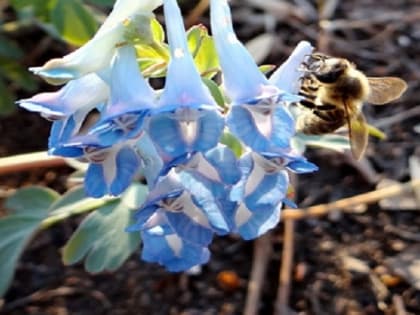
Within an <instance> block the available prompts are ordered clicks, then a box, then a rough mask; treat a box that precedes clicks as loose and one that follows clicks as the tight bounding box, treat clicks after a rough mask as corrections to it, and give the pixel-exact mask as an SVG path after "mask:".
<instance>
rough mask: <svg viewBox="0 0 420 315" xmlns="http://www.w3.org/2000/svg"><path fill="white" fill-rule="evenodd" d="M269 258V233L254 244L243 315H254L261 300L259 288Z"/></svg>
mask: <svg viewBox="0 0 420 315" xmlns="http://www.w3.org/2000/svg"><path fill="white" fill-rule="evenodd" d="M270 256H271V233H266V234H265V235H263V236H261V237H260V238H258V239H257V240H256V241H255V242H254V257H253V260H252V270H251V276H250V279H249V282H248V292H247V296H246V301H245V310H244V315H255V314H257V313H258V306H259V304H260V303H259V302H260V298H261V288H262V285H263V282H264V278H265V273H266V271H267V266H268V261H269V260H270Z"/></svg>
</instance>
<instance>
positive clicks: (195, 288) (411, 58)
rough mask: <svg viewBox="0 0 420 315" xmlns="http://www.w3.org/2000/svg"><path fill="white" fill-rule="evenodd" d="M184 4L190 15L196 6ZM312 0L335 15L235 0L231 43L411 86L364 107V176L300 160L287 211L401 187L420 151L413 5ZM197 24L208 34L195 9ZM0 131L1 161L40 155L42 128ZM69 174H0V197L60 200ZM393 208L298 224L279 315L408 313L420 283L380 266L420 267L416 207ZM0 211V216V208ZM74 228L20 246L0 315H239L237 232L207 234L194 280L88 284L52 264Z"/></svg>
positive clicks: (134, 268)
mask: <svg viewBox="0 0 420 315" xmlns="http://www.w3.org/2000/svg"><path fill="white" fill-rule="evenodd" d="M185 2H188V3H186V4H185V6H184V8H185V9H186V11H187V12H188V10H191V9H192V8H193V7H194V4H195V3H196V2H197V1H185ZM185 2H184V3H185ZM319 2H322V1H319ZM324 3H325V4H328V5H334V4H337V7H336V8H335V10H333V8H332V7H330V6H328V5H325V6H324V9H323V10H318V11H317V9H316V4H314V2H313V1H310V0H296V1H252V0H247V1H239V0H237V1H233V2H232V6H233V13H234V21H235V23H236V29H237V33H238V36H239V37H240V39H241V40H243V41H249V40H250V39H252V38H254V37H255V36H257V35H260V34H262V33H270V34H274V35H275V41H274V43H273V45H272V46H270V47H269V48H268V50H267V56H265V59H264V62H265V63H272V64H280V63H281V62H282V61H283V60H284V59H285V58H286V56H287V55H288V54H289V53H290V51H291V49H292V48H293V47H294V46H295V44H296V43H297V42H298V41H300V40H303V39H305V40H309V41H311V42H312V43H313V44H314V45H316V46H317V47H318V49H319V50H320V51H322V52H325V53H329V54H332V55H336V56H341V57H346V58H348V59H350V60H352V61H353V62H355V63H356V64H357V65H358V67H359V68H360V69H362V70H364V71H365V72H366V73H367V74H368V75H370V76H384V75H395V76H400V77H402V78H404V79H405V80H406V81H407V82H408V83H409V89H408V91H407V93H406V94H405V95H404V96H403V98H402V99H400V100H399V101H397V102H395V103H393V104H392V105H389V106H384V107H372V106H365V108H364V112H365V114H366V117H367V119H368V120H369V122H370V123H371V124H373V125H375V126H377V127H379V128H380V129H381V130H382V131H384V132H385V133H386V134H387V139H386V140H377V139H371V142H370V144H369V148H368V151H367V154H366V161H365V162H364V164H363V166H362V167H361V166H360V164H359V165H357V164H355V163H354V162H352V161H351V159H349V158H348V157H347V156H345V155H342V154H339V153H333V152H331V151H326V150H318V149H317V150H309V151H308V152H307V156H308V158H309V159H310V160H311V161H312V162H314V163H316V164H317V165H318V166H319V167H320V170H319V172H317V173H314V174H310V175H302V176H299V181H298V187H297V203H298V204H299V206H310V205H313V204H318V203H324V202H330V201H334V200H338V199H340V198H344V197H347V196H352V195H355V194H358V193H363V192H367V191H370V190H373V189H375V187H376V184H377V183H378V181H379V180H380V179H384V178H387V179H392V180H394V181H397V182H406V181H408V180H410V176H412V174H410V171H409V168H408V161H409V159H410V158H411V157H415V156H416V155H417V156H418V155H419V154H420V146H419V142H420V140H419V139H420V137H419V126H420V125H419V123H420V121H419V116H420V110H418V109H419V106H418V105H419V100H420V80H419V79H420V44H419V42H420V1H418V0H411V1H409V0H406V1H394V0H382V1H375V0H355V1H324ZM270 4H271V5H272V7H270ZM320 20H323V21H322V23H319V21H320ZM199 21H200V22H202V23H204V24H206V25H208V18H207V13H204V15H203V16H201V17H200V18H199ZM319 25H321V26H322V27H320V26H319ZM19 36H20V37H19V38H20V39H21V40H22V42H25V47H27V48H26V49H27V51H28V53H29V52H31V51H33V50H34V48H35V47H36V45H37V43H38V39H40V38H43V37H44V36H45V35H44V34H43V33H42V32H41V31H40V30H37V29H32V30H25V32H24V33H22V34H21V35H19ZM28 38H32V39H33V40H27V39H28ZM66 49H68V47H66V46H65V45H63V44H62V43H60V42H56V41H51V49H48V50H45V51H42V52H39V53H38V55H35V56H34V55H31V58H30V59H29V60H27V62H29V63H28V66H32V65H35V64H36V65H39V64H42V63H43V62H44V61H45V60H47V59H48V58H49V57H52V56H60V55H63V54H64V53H65V52H66ZM261 49H262V50H264V49H267V48H266V47H262V48H261ZM32 63H35V64H32ZM42 88H43V89H45V88H48V87H46V86H45V85H42ZM49 88H50V89H51V87H49ZM26 96H28V95H21V97H26ZM407 113H408V114H407ZM0 132H1V134H2V135H3V136H2V137H0V156H9V155H13V154H18V153H26V152H32V151H37V150H43V149H45V148H46V144H47V137H48V132H49V123H48V122H46V121H44V120H43V119H41V118H40V117H38V115H36V114H31V113H28V112H25V111H23V110H18V111H17V113H16V114H14V115H12V116H11V117H7V118H0ZM70 171H71V170H70V169H69V168H55V169H39V170H34V171H31V172H22V173H19V174H12V175H10V176H3V177H0V189H1V190H2V191H6V190H7V189H12V188H17V187H22V186H25V185H29V184H42V185H46V186H48V187H52V188H54V189H57V190H58V191H60V192H63V191H64V189H65V179H66V176H67V175H68V174H69V172H70ZM0 202H1V200H0ZM399 208H400V207H396V208H395V209H391V210H389V209H388V210H385V209H384V208H383V207H382V206H381V205H379V204H373V205H369V206H368V207H367V208H365V209H361V211H360V213H356V214H349V213H346V214H342V213H338V212H334V213H331V214H330V215H328V216H324V217H320V218H317V219H305V220H301V221H299V222H297V223H296V227H295V255H294V266H293V274H292V279H293V282H292V284H291V296H290V303H289V306H290V309H292V310H294V311H295V312H296V314H308V315H309V314H314V315H321V314H327V315H328V314H332V315H335V314H337V315H359V314H360V315H363V314H367V315H374V314H385V315H391V314H396V315H409V314H420V291H419V290H418V289H419V287H418V286H417V289H416V286H415V284H413V278H415V277H417V278H419V277H420V275H419V272H420V271H419V268H418V267H417V268H418V269H417V273H416V274H413V276H412V277H404V276H401V275H400V276H398V275H397V274H396V272H395V268H394V267H393V266H395V265H393V263H392V262H393V260H392V258H393V257H398V255H401V254H404V253H405V252H406V251H410V250H411V251H413V252H414V255H413V256H411V257H413V259H411V261H410V263H413V260H417V261H418V262H419V261H420V258H419V255H420V254H419V255H417V256H416V253H420V247H419V243H420V215H419V211H418V210H420V209H417V210H406V209H399ZM3 211H4V209H1V208H0V213H1V212H3ZM80 220H81V218H75V219H72V220H70V221H67V222H65V223H62V224H60V225H57V226H54V227H52V228H51V229H50V230H48V231H46V232H42V233H40V234H38V235H37V236H36V237H35V238H34V240H33V241H32V242H31V243H30V244H29V246H28V248H27V250H26V251H25V252H24V255H23V257H22V259H21V262H20V264H19V266H18V270H17V274H16V278H15V280H14V282H13V284H12V286H11V288H10V290H9V291H8V293H7V294H6V296H5V297H4V300H3V302H1V300H0V314H1V315H24V314H25V315H67V314H68V315H87V314H89V315H108V314H109V315H110V314H112V315H134V314H136V315H143V314H144V315H146V314H153V315H160V314H171V315H172V314H173V315H175V314H182V315H196V314H197V315H198V314H205V315H213V314H214V315H216V314H219V315H228V314H242V312H243V308H244V305H245V301H246V293H247V286H248V282H249V278H250V271H251V268H252V257H253V242H245V241H242V240H240V239H237V238H235V237H224V238H218V239H216V240H215V242H214V243H213V245H212V246H211V250H212V258H211V260H210V262H209V263H208V264H207V265H205V266H204V267H203V268H202V270H201V272H200V273H198V274H196V275H188V274H170V273H168V272H166V271H165V270H164V269H163V268H161V267H158V266H156V265H152V264H147V263H144V262H142V261H140V260H139V259H138V257H137V256H134V257H131V258H130V259H129V260H128V261H127V262H126V263H125V264H124V265H123V267H122V268H120V269H119V270H117V271H115V272H113V273H100V274H96V275H92V274H88V273H86V272H85V271H84V270H83V267H82V266H81V265H76V266H71V267H64V266H63V264H62V262H61V260H60V248H61V247H62V246H63V245H64V244H65V242H66V240H67V239H68V238H69V237H70V235H71V233H72V232H73V231H74V229H75V228H76V226H77V223H78V222H79V221H80ZM282 232H283V224H280V225H279V226H278V228H276V229H275V230H274V231H273V233H272V234H271V237H272V239H273V241H272V247H273V251H272V254H271V256H270V261H269V266H268V273H267V276H266V277H265V281H264V283H263V289H262V297H261V304H260V306H259V313H258V314H264V315H265V314H272V312H273V304H274V301H275V299H276V292H277V287H278V275H279V268H280V265H281V251H282V246H283V233H282ZM419 264H420V262H419ZM224 271H233V272H234V273H235V274H236V275H237V277H238V282H237V283H236V285H233V286H226V285H223V283H222V281H221V280H220V273H221V272H224ZM218 276H219V277H218ZM2 303H3V306H2ZM291 314H293V313H292V312H291Z"/></svg>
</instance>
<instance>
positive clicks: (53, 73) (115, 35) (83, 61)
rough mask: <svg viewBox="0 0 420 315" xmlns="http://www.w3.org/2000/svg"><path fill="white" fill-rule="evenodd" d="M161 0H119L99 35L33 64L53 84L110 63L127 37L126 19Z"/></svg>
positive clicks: (157, 4)
mask: <svg viewBox="0 0 420 315" xmlns="http://www.w3.org/2000/svg"><path fill="white" fill-rule="evenodd" d="M161 4H162V1H161V0H145V1H132V0H117V1H116V2H115V4H114V8H113V10H112V12H111V13H110V15H109V17H108V18H107V19H106V20H105V22H104V23H103V24H102V26H101V27H100V28H99V30H98V31H97V33H96V34H95V36H94V37H93V38H92V39H91V40H90V41H89V42H87V43H86V44H85V45H83V46H82V47H80V48H79V49H77V50H75V51H73V52H71V53H70V54H68V55H66V56H64V57H62V58H56V59H52V60H50V61H48V62H47V63H45V64H44V65H43V66H42V67H33V68H30V70H31V71H32V72H34V73H35V74H37V75H40V76H42V77H43V78H44V79H45V80H47V81H48V82H49V83H51V84H62V83H65V82H67V81H69V80H73V79H77V78H80V77H82V76H83V75H86V74H88V73H91V72H97V71H100V70H101V69H103V68H105V67H107V66H108V64H109V62H110V60H111V58H112V56H113V55H114V52H115V49H116V46H117V45H118V44H119V43H121V42H123V41H124V22H125V21H126V20H127V19H130V18H133V17H134V16H135V15H137V14H151V13H152V11H153V10H154V9H156V8H157V7H158V6H160V5H161Z"/></svg>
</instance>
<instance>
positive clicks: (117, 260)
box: [63, 201, 140, 272]
mask: <svg viewBox="0 0 420 315" xmlns="http://www.w3.org/2000/svg"><path fill="white" fill-rule="evenodd" d="M130 221H131V211H130V209H129V208H128V207H127V206H126V205H124V203H122V202H119V201H113V202H110V203H108V204H107V205H105V206H103V207H101V208H100V209H98V210H97V211H95V212H92V213H90V214H89V215H88V216H87V217H86V218H85V219H84V220H83V222H82V223H81V224H80V226H79V227H78V229H77V230H76V231H75V232H74V234H73V235H72V237H71V238H70V240H69V241H68V242H67V244H66V245H65V246H64V248H63V261H64V263H65V264H74V263H77V262H79V261H81V260H82V259H83V258H85V268H86V270H87V271H89V272H100V271H104V270H115V269H117V268H118V267H119V266H120V265H121V264H123V263H124V261H125V260H126V259H127V258H128V256H129V255H130V254H131V253H132V252H133V251H134V250H135V249H136V248H137V247H138V245H139V242H140V237H139V234H137V233H127V232H125V230H124V229H125V228H126V227H127V226H128V225H129V224H130V223H131V222H130Z"/></svg>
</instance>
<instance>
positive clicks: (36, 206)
mask: <svg viewBox="0 0 420 315" xmlns="http://www.w3.org/2000/svg"><path fill="white" fill-rule="evenodd" d="M57 198H58V194H57V193H56V192H55V191H53V190H51V189H47V188H41V187H31V188H23V189H21V190H18V191H17V192H16V193H15V194H14V195H13V196H11V197H10V198H8V199H7V201H6V204H5V206H6V208H8V209H10V210H12V212H11V214H10V215H8V216H6V217H3V218H2V219H0V235H1V238H0V296H2V295H3V294H4V293H5V292H6V290H7V288H8V287H9V284H10V282H11V280H12V278H13V275H14V272H15V268H16V263H17V261H18V259H19V256H20V254H21V253H22V251H23V249H24V247H25V245H26V243H27V242H28V241H29V239H30V238H31V236H32V234H33V233H34V232H35V231H36V229H37V228H38V227H39V225H40V223H41V222H42V220H43V219H45V218H46V217H47V215H48V208H49V207H50V205H51V204H52V203H53V202H54V200H56V199H57Z"/></svg>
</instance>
